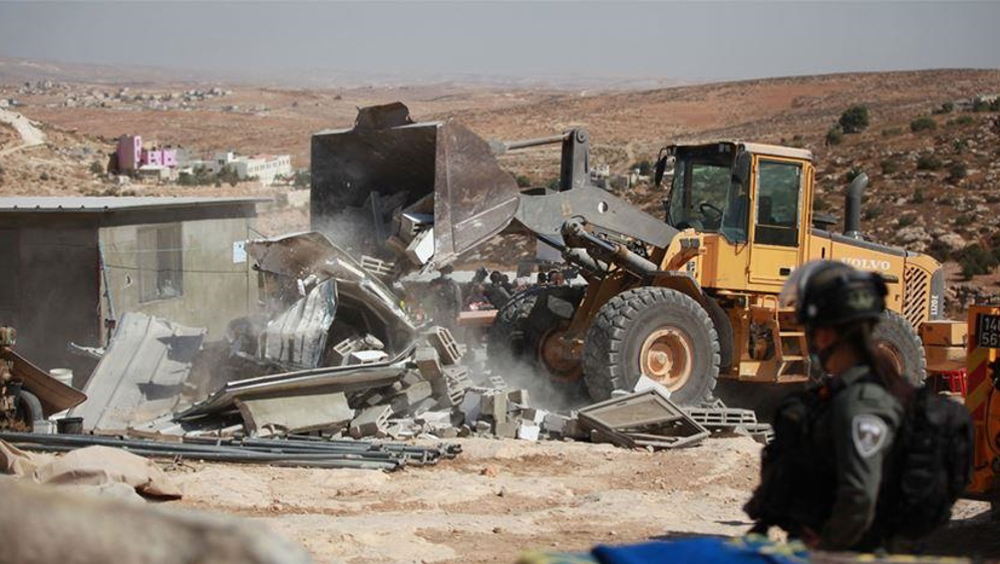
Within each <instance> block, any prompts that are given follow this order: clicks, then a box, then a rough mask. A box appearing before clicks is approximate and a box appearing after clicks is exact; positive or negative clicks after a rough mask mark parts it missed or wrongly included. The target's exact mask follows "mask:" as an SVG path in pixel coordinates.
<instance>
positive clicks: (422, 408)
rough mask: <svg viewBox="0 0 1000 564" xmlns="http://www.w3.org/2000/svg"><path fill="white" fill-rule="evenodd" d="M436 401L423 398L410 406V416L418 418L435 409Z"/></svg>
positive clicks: (430, 398)
mask: <svg viewBox="0 0 1000 564" xmlns="http://www.w3.org/2000/svg"><path fill="white" fill-rule="evenodd" d="M437 404H438V402H437V400H436V399H434V398H432V397H427V398H424V399H422V400H420V401H418V402H417V403H416V404H414V405H411V406H410V414H411V415H413V416H420V415H423V414H424V413H427V412H428V411H430V410H432V409H434V408H435V407H437Z"/></svg>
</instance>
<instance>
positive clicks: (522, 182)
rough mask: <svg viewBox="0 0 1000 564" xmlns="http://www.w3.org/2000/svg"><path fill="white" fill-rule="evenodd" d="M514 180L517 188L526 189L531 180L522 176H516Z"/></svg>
mask: <svg viewBox="0 0 1000 564" xmlns="http://www.w3.org/2000/svg"><path fill="white" fill-rule="evenodd" d="M514 180H516V181H517V187H518V188H528V187H529V186H531V179H530V178H528V177H527V176H525V175H523V174H519V175H517V177H515V179H514Z"/></svg>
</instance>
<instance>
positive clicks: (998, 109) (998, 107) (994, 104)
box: [990, 97, 1000, 112]
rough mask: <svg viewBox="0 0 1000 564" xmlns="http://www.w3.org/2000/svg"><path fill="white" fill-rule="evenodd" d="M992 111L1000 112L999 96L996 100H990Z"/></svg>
mask: <svg viewBox="0 0 1000 564" xmlns="http://www.w3.org/2000/svg"><path fill="white" fill-rule="evenodd" d="M990 111H991V112H1000V97H998V98H996V99H995V100H993V101H992V102H990Z"/></svg>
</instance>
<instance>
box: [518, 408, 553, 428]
mask: <svg viewBox="0 0 1000 564" xmlns="http://www.w3.org/2000/svg"><path fill="white" fill-rule="evenodd" d="M548 415H549V412H548V411H545V410H544V409H535V408H534V407H526V408H524V409H522V410H521V419H523V420H525V421H530V422H532V423H534V424H535V425H541V424H542V422H543V421H545V418H546V417H547V416H548Z"/></svg>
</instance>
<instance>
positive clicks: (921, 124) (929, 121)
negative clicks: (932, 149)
mask: <svg viewBox="0 0 1000 564" xmlns="http://www.w3.org/2000/svg"><path fill="white" fill-rule="evenodd" d="M935 129H937V122H936V121H934V118H932V117H930V116H923V117H918V118H917V119H915V120H913V121H911V122H910V131H912V132H914V133H918V132H921V131H934V130H935Z"/></svg>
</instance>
